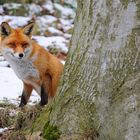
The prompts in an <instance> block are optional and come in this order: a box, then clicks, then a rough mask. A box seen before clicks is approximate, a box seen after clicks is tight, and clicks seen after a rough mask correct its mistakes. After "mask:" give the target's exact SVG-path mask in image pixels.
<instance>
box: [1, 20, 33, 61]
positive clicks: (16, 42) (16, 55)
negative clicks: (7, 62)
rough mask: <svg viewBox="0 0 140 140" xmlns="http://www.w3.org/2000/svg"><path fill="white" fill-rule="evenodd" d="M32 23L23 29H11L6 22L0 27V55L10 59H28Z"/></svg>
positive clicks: (30, 47) (30, 50) (30, 46)
mask: <svg viewBox="0 0 140 140" xmlns="http://www.w3.org/2000/svg"><path fill="white" fill-rule="evenodd" d="M33 27H34V22H31V23H29V24H28V25H26V26H25V27H23V28H17V29H13V28H12V27H11V26H10V25H9V24H8V23H7V22H2V24H1V25H0V36H1V41H0V50H1V52H2V54H3V55H4V56H5V57H7V58H11V59H25V58H28V57H29V56H30V54H31V52H32V49H33V47H32V43H31V42H32V40H31V36H32V32H33Z"/></svg>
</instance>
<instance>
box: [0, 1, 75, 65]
mask: <svg viewBox="0 0 140 140" xmlns="http://www.w3.org/2000/svg"><path fill="white" fill-rule="evenodd" d="M76 7H77V3H76V0H0V24H1V22H3V21H6V22H8V23H9V24H10V25H11V26H12V27H14V28H16V27H22V26H25V25H26V24H27V23H29V22H30V21H32V20H35V21H36V27H35V31H34V36H33V39H35V40H36V41H37V42H38V43H39V44H40V45H42V46H43V47H45V48H47V50H48V51H49V52H51V53H52V54H54V55H56V56H57V57H58V58H60V59H61V60H66V56H67V52H68V47H69V41H70V38H71V34H72V31H73V27H74V18H75V13H76ZM3 60H4V58H3V57H2V56H0V61H3ZM5 64H6V63H5ZM2 65H3V63H2Z"/></svg>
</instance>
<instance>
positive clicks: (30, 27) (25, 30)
mask: <svg viewBox="0 0 140 140" xmlns="http://www.w3.org/2000/svg"><path fill="white" fill-rule="evenodd" d="M34 24H35V23H34V22H30V23H29V24H27V25H26V26H25V27H24V28H23V33H24V34H25V35H27V36H29V37H31V35H32V33H33V28H34Z"/></svg>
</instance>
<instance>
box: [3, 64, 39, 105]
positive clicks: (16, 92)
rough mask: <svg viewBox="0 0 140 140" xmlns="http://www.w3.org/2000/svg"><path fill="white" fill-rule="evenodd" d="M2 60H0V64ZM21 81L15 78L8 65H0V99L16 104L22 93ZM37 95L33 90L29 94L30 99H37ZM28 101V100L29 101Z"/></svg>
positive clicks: (33, 100)
mask: <svg viewBox="0 0 140 140" xmlns="http://www.w3.org/2000/svg"><path fill="white" fill-rule="evenodd" d="M2 63H3V62H1V65H2ZM22 88H23V85H22V81H21V80H19V79H18V78H17V76H16V75H15V73H14V71H13V70H12V69H11V68H9V67H0V100H1V101H8V102H10V103H14V104H16V105H18V104H19V102H20V98H19V97H20V95H21V94H22ZM39 100H40V99H39V96H38V95H37V93H36V92H35V91H33V94H32V95H31V98H30V101H32V102H35V101H39ZM30 101H29V102H30Z"/></svg>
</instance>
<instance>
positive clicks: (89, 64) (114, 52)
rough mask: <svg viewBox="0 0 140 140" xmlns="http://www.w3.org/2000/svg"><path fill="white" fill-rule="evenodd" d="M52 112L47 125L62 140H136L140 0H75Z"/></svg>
mask: <svg viewBox="0 0 140 140" xmlns="http://www.w3.org/2000/svg"><path fill="white" fill-rule="evenodd" d="M51 108H52V110H51V111H50V112H49V117H48V120H47V121H49V122H50V124H51V125H55V126H57V127H58V129H59V130H60V131H61V132H62V135H61V139H65V140H66V138H67V139H72V140H75V139H76V140H82V139H97V140H139V139H140V1H139V0H131V1H129V0H113V1H112V0H78V9H77V17H76V19H75V29H74V33H73V37H72V41H71V45H70V50H69V57H68V61H67V62H66V66H65V70H64V75H63V77H62V80H61V86H60V88H59V90H58V95H57V96H56V98H55V100H54V101H53V103H52V105H51ZM47 116H48V114H47ZM43 117H44V116H43ZM35 126H36V125H35Z"/></svg>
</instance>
